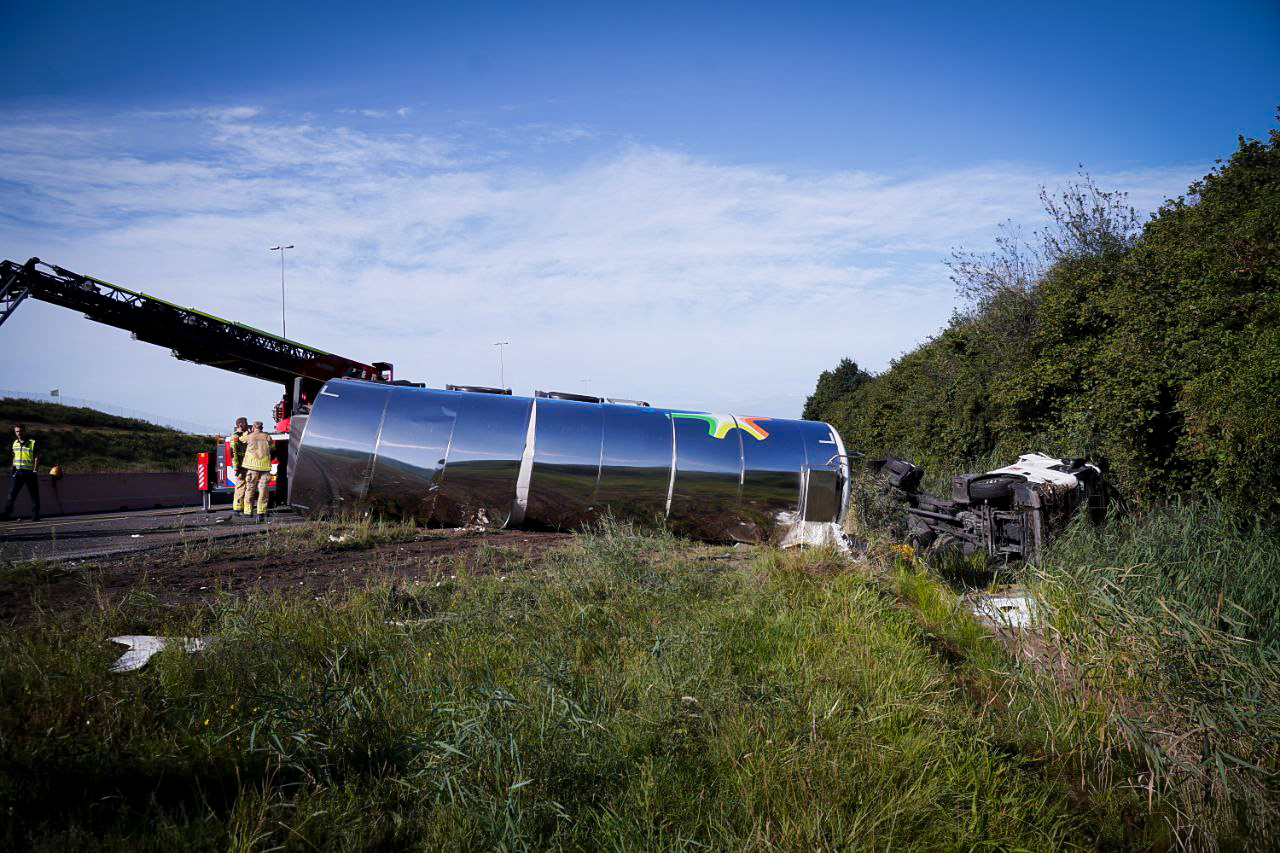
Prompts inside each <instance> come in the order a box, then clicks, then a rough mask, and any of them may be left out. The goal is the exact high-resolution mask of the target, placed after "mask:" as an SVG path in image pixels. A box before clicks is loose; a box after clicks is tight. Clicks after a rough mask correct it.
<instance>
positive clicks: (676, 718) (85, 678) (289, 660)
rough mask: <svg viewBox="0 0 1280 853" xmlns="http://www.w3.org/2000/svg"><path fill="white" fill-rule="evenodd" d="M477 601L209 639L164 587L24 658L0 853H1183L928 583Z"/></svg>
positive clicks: (427, 599) (663, 555) (589, 570)
mask: <svg viewBox="0 0 1280 853" xmlns="http://www.w3.org/2000/svg"><path fill="white" fill-rule="evenodd" d="M323 541H324V542H325V543H327V537H326V538H325V539H324V540H323ZM295 544H297V543H295ZM317 547H319V545H318V544H317ZM882 557H883V558H884V559H886V560H889V562H890V563H892V561H893V559H894V558H889V557H887V556H884V555H882ZM451 574H453V575H454V577H451V578H447V579H441V581H440V582H438V583H428V584H417V585H409V586H398V587H397V586H392V585H389V584H386V583H384V582H379V581H378V580H376V579H372V580H371V582H370V585H369V586H368V587H367V588H366V589H363V590H360V591H358V592H354V593H353V594H351V595H349V596H343V597H339V598H333V597H327V598H325V599H324V600H291V599H288V598H283V597H277V596H256V597H254V596H251V597H247V598H244V599H240V600H232V599H230V598H226V599H223V600H220V601H218V602H217V603H216V604H214V605H212V606H207V607H203V608H200V609H198V610H195V611H192V612H187V613H174V612H171V611H166V610H164V609H162V608H158V607H156V606H155V603H154V602H155V599H154V598H153V597H151V596H149V595H148V593H147V592H146V589H145V587H140V589H139V591H138V592H137V593H136V594H135V595H132V596H130V597H129V598H128V599H126V600H125V601H123V602H121V603H120V604H119V605H118V606H111V607H107V608H105V609H102V610H100V611H99V612H96V613H93V614H90V615H86V616H85V617H84V618H83V619H68V618H61V619H50V620H47V621H46V622H45V624H43V625H42V626H40V627H39V628H38V629H35V630H31V631H22V632H16V631H10V632H7V633H5V634H3V635H2V636H0V696H2V697H3V700H2V701H0V798H2V800H3V802H2V804H0V808H2V811H0V813H2V814H4V815H6V823H5V829H4V834H3V836H0V843H2V844H4V845H6V846H35V847H46V848H49V847H66V846H68V845H71V846H84V845H86V844H92V845H99V844H101V845H105V846H108V847H129V848H131V849H132V848H136V847H142V848H156V849H159V848H174V847H182V848H184V849H194V848H218V849H223V848H226V847H235V848H237V849H244V848H248V847H258V846H261V847H269V846H275V845H283V846H292V847H299V848H311V847H314V848H320V849H332V848H354V847H370V846H390V847H402V846H415V847H417V846H421V847H426V848H454V847H468V848H489V849H496V848H529V847H531V848H592V849H594V848H599V847H617V848H624V849H654V848H659V847H696V846H700V845H709V846H711V847H713V848H719V849H752V848H754V849H760V848H770V847H784V848H806V849H815V848H822V849H847V848H850V847H862V846H874V847H897V848H939V847H942V848H959V847H964V848H972V847H995V848H1005V849H1038V850H1039V849H1055V848H1064V847H1067V848H1069V847H1086V848H1088V847H1095V846H1098V845H1103V846H1124V845H1130V846H1135V847H1142V846H1147V845H1149V844H1159V843H1161V841H1162V840H1163V839H1164V838H1165V830H1164V824H1163V821H1162V819H1161V818H1160V806H1159V804H1158V803H1157V804H1156V806H1155V808H1154V810H1152V811H1148V809H1147V806H1146V801H1145V795H1144V796H1141V797H1140V796H1137V795H1135V794H1133V793H1131V792H1129V791H1127V790H1126V788H1125V787H1124V786H1123V785H1121V784H1119V783H1118V782H1117V781H1115V780H1113V779H1109V778H1103V777H1099V776H1098V775H1097V772H1096V771H1097V770H1098V764H1097V759H1096V753H1097V749H1096V748H1095V749H1091V750H1086V749H1082V748H1081V747H1080V746H1079V744H1080V743H1082V742H1088V741H1089V740H1090V739H1092V738H1094V737H1095V736H1096V735H1095V733H1096V732H1097V731H1098V728H1099V726H1101V725H1103V724H1104V723H1105V718H1104V717H1103V716H1100V715H1099V713H1097V712H1096V711H1094V710H1093V706H1092V705H1091V704H1089V703H1085V706H1084V707H1083V710H1082V708H1081V707H1080V706H1075V705H1071V704H1070V703H1067V702H1063V701H1062V700H1061V697H1060V695H1059V693H1058V687H1057V685H1056V684H1055V683H1053V682H1052V680H1051V679H1046V680H1044V683H1043V685H1042V689H1031V685H1033V684H1036V683H1039V682H1037V681H1036V676H1035V674H1034V672H1032V671H1027V672H1025V673H1024V672H1023V671H1022V669H1021V668H1020V667H1019V666H1018V665H1016V664H1014V663H1013V662H1012V659H1010V658H1007V657H1005V656H1004V655H1003V653H1002V652H1001V651H1000V650H999V649H998V648H997V647H996V646H995V645H994V643H992V642H991V641H990V640H989V639H987V637H986V635H985V634H983V633H982V632H981V631H980V630H979V629H977V627H976V626H975V625H974V624H973V622H972V620H969V619H968V617H966V616H964V614H963V612H962V611H960V610H959V609H958V608H957V606H956V601H955V598H954V596H952V595H951V594H950V593H949V592H948V591H947V590H946V589H945V588H944V587H942V586H941V585H940V584H938V583H937V582H936V581H935V580H933V579H932V578H931V577H929V576H928V575H927V574H925V573H923V572H922V570H921V569H920V567H919V565H918V564H916V563H914V562H910V561H906V560H905V559H902V560H900V562H899V563H898V568H897V571H896V573H895V574H892V575H890V580H888V581H886V580H882V579H877V578H876V577H874V576H873V575H871V574H870V573H868V572H867V571H866V570H865V569H858V568H857V567H855V566H853V565H852V564H850V563H849V562H848V561H846V560H845V559H844V558H843V557H840V556H838V555H836V554H834V553H831V552H827V551H822V550H817V551H811V552H808V553H803V554H792V553H787V554H782V553H778V552H776V551H772V550H769V549H758V550H755V551H752V552H749V553H747V554H744V553H743V552H742V551H740V550H739V551H735V550H733V549H709V548H707V547H706V546H691V545H688V544H685V543H681V542H679V541H678V540H674V539H671V538H668V537H664V536H640V535H635V534H632V533H630V532H627V531H613V532H610V533H607V534H606V535H598V536H584V537H581V538H580V539H578V540H577V541H576V544H575V545H574V546H572V547H570V548H567V549H564V550H561V551H557V552H552V553H551V554H549V555H547V556H544V558H543V559H542V560H541V561H540V562H537V563H532V562H529V561H528V560H527V559H526V558H525V557H523V556H521V555H518V554H514V553H511V552H505V551H498V550H493V549H482V550H481V551H479V552H476V553H475V554H474V556H473V557H472V559H471V560H470V562H468V563H462V562H460V563H459V564H458V565H457V566H456V570H455V571H453V572H451ZM895 590H896V591H897V593H899V594H901V595H902V596H904V597H905V599H906V600H911V601H916V602H917V608H911V607H904V606H903V604H902V601H901V600H900V599H899V598H898V596H897V595H895V594H894V592H895ZM958 626H959V627H958ZM138 632H147V633H156V634H164V635H169V636H204V637H209V638H210V640H211V644H210V646H209V647H208V648H207V650H205V651H203V652H201V653H199V654H196V655H191V656H187V655H185V654H183V653H181V652H179V651H166V652H164V653H162V654H161V655H159V656H158V657H157V658H156V659H155V660H154V661H153V662H152V664H151V665H150V666H149V668H148V669H147V670H144V671H142V672H140V673H135V674H130V675H118V676H117V675H110V674H109V673H108V672H107V668H108V666H109V664H110V662H111V660H112V659H113V657H114V656H115V654H117V653H118V649H116V648H115V647H112V646H110V645H109V644H107V643H105V642H104V638H105V637H107V636H110V635H113V634H116V633H138ZM1024 675H1025V676H1026V679H1028V680H1023V676H1024Z"/></svg>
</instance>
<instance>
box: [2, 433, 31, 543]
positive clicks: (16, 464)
mask: <svg viewBox="0 0 1280 853" xmlns="http://www.w3.org/2000/svg"><path fill="white" fill-rule="evenodd" d="M13 435H14V442H13V482H12V483H11V484H10V486H9V500H8V501H7V502H5V505H4V515H2V516H0V519H6V520H7V519H8V518H9V516H10V515H11V514H12V513H13V502H14V501H16V500H17V499H18V492H20V491H22V488H23V486H26V489H27V493H28V494H30V495H31V506H32V518H31V520H32V521H39V520H40V480H39V478H37V477H36V471H37V470H39V468H40V455H39V454H38V453H37V452H36V440H35V439H34V438H28V437H27V427H26V425H25V424H15V425H14V427H13Z"/></svg>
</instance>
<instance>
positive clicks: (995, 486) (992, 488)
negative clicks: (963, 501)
mask: <svg viewBox="0 0 1280 853" xmlns="http://www.w3.org/2000/svg"><path fill="white" fill-rule="evenodd" d="M1020 482H1022V478H1021V477H1019V476H1018V475H1017V474H992V475H991V476H990V477H981V478H979V479H977V480H971V481H970V482H969V500H971V501H998V500H1003V499H1004V498H1007V497H1009V495H1010V494H1012V492H1013V484H1014V483H1020Z"/></svg>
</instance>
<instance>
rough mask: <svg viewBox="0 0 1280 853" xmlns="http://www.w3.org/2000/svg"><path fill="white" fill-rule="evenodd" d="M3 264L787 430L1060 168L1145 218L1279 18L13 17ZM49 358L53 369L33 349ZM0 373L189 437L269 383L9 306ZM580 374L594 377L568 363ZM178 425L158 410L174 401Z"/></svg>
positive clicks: (1259, 119)
mask: <svg viewBox="0 0 1280 853" xmlns="http://www.w3.org/2000/svg"><path fill="white" fill-rule="evenodd" d="M3 19H4V26H3V27H0V47H2V48H3V49H2V50H0V79H2V80H4V83H3V84H2V85H0V110H3V113H4V115H5V116H6V117H7V119H8V120H7V121H6V122H5V123H4V126H3V127H0V253H2V254H3V255H4V256H5V257H8V258H11V259H14V260H25V259H26V258H27V257H29V256H31V255H39V256H41V257H43V258H45V259H47V260H50V261H52V262H54V263H57V264H59V265H61V266H64V267H67V268H70V269H74V270H77V271H80V272H84V273H87V274H90V275H95V276H97V277H101V278H105V279H108V280H112V281H116V282H119V283H121V284H124V285H126V286H129V287H133V288H136V289H142V290H145V291H147V292H150V293H155V294H156V295H159V296H163V297H165V298H167V299H170V300H173V301H176V302H180V303H183V304H188V305H193V306H196V307H199V308H201V309H203V310H208V311H212V312H214V313H217V314H220V315H222V316H226V317H229V318H233V319H237V320H241V321H244V322H249V323H252V324H254V325H259V326H262V327H264V328H268V329H272V330H276V329H278V323H279V278H278V276H279V268H278V266H277V263H278V255H277V254H274V253H271V252H269V251H267V248H268V247H269V246H272V245H275V244H276V243H278V242H280V241H285V242H292V243H294V244H295V245H296V246H297V248H296V249H295V250H294V251H293V252H292V253H291V254H290V256H289V258H288V269H287V274H286V276H287V286H288V292H289V294H290V296H289V302H288V311H289V315H288V316H289V331H290V336H291V337H295V338H297V339H300V340H303V341H304V342H307V343H309V344H312V345H315V346H318V347H321V348H324V349H329V350H332V351H336V352H340V353H343V354H346V355H350V356H352V357H356V358H362V359H365V360H370V361H371V360H375V359H386V360H391V361H394V362H396V364H397V367H398V372H399V373H400V375H402V376H404V377H406V378H412V379H420V380H423V381H426V382H428V383H429V384H433V385H440V384H443V383H445V382H471V383H496V382H497V378H498V377H497V359H496V358H495V354H494V351H493V347H492V346H491V344H492V342H493V341H496V340H509V341H511V342H512V343H511V346H510V347H509V348H508V349H507V364H508V369H507V379H508V383H509V384H511V385H512V386H513V387H514V388H515V389H516V391H517V393H522V392H523V393H528V392H531V391H532V390H533V389H534V388H535V387H537V388H560V389H565V390H580V389H583V388H589V389H590V390H592V391H593V392H597V393H607V394H614V395H619V396H627V397H644V398H646V399H651V400H652V401H653V402H655V403H656V404H666V405H673V406H688V407H700V408H710V409H717V410H732V411H738V412H742V413H744V414H753V413H754V414H763V415H777V416H794V415H795V414H797V412H798V410H799V406H800V404H801V403H802V401H803V398H804V396H805V395H806V394H807V393H808V392H809V391H810V390H811V389H812V385H813V382H814V379H815V378H816V374H817V373H818V372H819V371H820V370H822V369H824V368H827V367H830V366H832V365H834V364H835V362H836V361H838V360H839V358H841V357H843V356H849V357H852V358H854V359H856V360H857V361H858V362H859V363H860V364H863V365H865V366H867V367H870V368H872V369H876V370H881V369H884V368H885V367H886V366H887V365H888V363H889V361H890V359H892V358H893V357H895V356H897V355H899V354H901V353H902V352H904V351H906V350H908V349H910V348H911V347H912V346H914V345H915V344H917V343H919V342H920V341H921V340H923V339H925V338H926V337H928V336H929V335H930V334H933V333H934V332H936V331H937V330H938V328H939V327H940V326H941V325H942V324H943V323H945V321H946V319H947V317H948V316H949V315H950V313H951V311H952V309H953V308H954V306H955V298H954V292H953V287H952V285H951V282H950V281H949V279H948V272H947V270H946V268H945V267H944V266H943V265H942V263H941V261H942V260H943V259H945V257H946V256H947V255H948V253H949V251H950V250H951V249H952V248H953V247H957V246H963V247H965V248H970V249H983V248H986V247H988V246H990V245H991V242H992V239H993V236H994V234H995V230H996V228H997V226H998V225H999V224H1000V223H1001V222H1003V221H1005V220H1008V219H1012V220H1014V221H1015V222H1019V223H1022V224H1024V225H1025V226H1026V227H1027V228H1032V227H1035V226H1036V225H1037V224H1039V221H1040V212H1039V209H1038V207H1039V206H1038V200H1037V191H1038V189H1039V187H1040V186H1041V185H1045V186H1048V187H1049V188H1050V189H1052V188H1054V187H1055V186H1058V185H1060V184H1061V183H1062V182H1063V181H1065V180H1067V179H1068V178H1069V177H1070V176H1071V174H1072V173H1073V172H1074V171H1075V168H1076V166H1077V164H1083V165H1084V166H1085V167H1086V168H1087V169H1088V170H1089V171H1090V172H1091V173H1092V174H1094V176H1095V177H1096V178H1097V180H1098V183H1099V184H1100V185H1101V186H1103V187H1107V188H1115V189H1120V190H1124V191H1127V192H1129V193H1130V195H1131V200H1132V201H1133V203H1134V204H1135V205H1136V206H1138V207H1139V208H1141V209H1144V210H1152V209H1154V208H1155V207H1156V206H1158V204H1159V203H1160V201H1161V200H1162V199H1163V198H1165V197H1167V196H1170V195H1178V194H1180V193H1181V192H1183V191H1184V190H1185V187H1186V185H1187V184H1188V183H1189V182H1190V181H1191V180H1193V179H1195V178H1196V177H1198V176H1200V175H1202V174H1204V173H1205V172H1206V171H1207V170H1208V169H1210V168H1211V167H1212V166H1213V163H1214V160H1215V159H1217V158H1220V157H1226V156H1228V155H1229V154H1230V153H1231V151H1232V150H1233V148H1234V145H1235V138H1236V136H1237V135H1238V134H1245V135H1247V136H1255V137H1257V136H1265V134H1266V133H1267V131H1268V130H1269V129H1270V128H1271V127H1272V126H1274V123H1275V119H1274V114H1275V110H1276V107H1277V105H1280V9H1278V7H1277V4H1276V3H1274V2H1270V3H1262V2H1254V3H1249V2H1237V3H1231V2H1228V3H1216V4H1212V5H1210V4H1192V3H1184V4H1177V3H1162V4H1155V3H1141V4H1125V3H1118V4H1100V3H1097V4H1095V3H1077V4H1072V5H1071V6H1070V7H1066V6H1063V7H1058V8H1051V7H1050V6H1048V5H1047V4H1026V3H1022V4H986V5H982V6H972V5H969V6H965V5H957V4H901V5H897V6H893V5H891V4H881V3H877V4H859V3H839V4H837V3H787V4H766V3H755V4H751V3H737V4H724V3H714V4H713V3H680V4H664V3H644V4H604V3H598V2H597V3H554V4H553V3H540V4H531V3H529V4H517V3H483V2H472V3H412V4H411V3H403V4H395V3H382V4H362V5H358V4H354V3H330V4H315V3H308V4H303V3H266V4H253V5H249V4H234V3H231V4H227V3H223V4H178V5H175V4H169V3H166V4H159V3H154V4H151V3H132V4H127V5H126V6H122V5H112V4H102V3H94V4H87V3H42V4H30V5H29V6H28V7H23V8H15V7H14V4H10V5H9V8H6V10H5V12H4V13H3ZM51 336H52V337H54V338H55V339H57V340H58V341H59V345H58V346H57V348H56V351H54V352H49V347H48V341H49V339H50V337H51ZM0 359H3V363H4V364H5V365H6V366H7V367H8V368H9V369H8V370H7V371H6V373H7V376H6V378H5V380H4V381H3V382H0V385H3V386H4V387H6V388H14V389H19V390H43V389H46V388H53V387H59V388H61V389H62V390H63V393H64V394H70V395H73V396H78V397H86V398H90V399H100V400H105V401H112V402H116V403H117V404H118V405H123V406H128V407H131V408H136V409H140V410H144V411H156V412H162V413H172V414H173V416H175V417H181V418H184V419H185V420H194V421H197V422H205V423H209V424H211V425H214V426H216V425H219V424H221V423H222V422H223V421H226V420H228V415H231V416H234V415H235V414H239V413H240V412H241V411H242V410H243V411H245V412H249V413H251V412H253V411H263V410H265V409H266V408H267V407H268V406H269V405H270V402H271V401H272V400H273V399H275V397H276V391H275V389H274V388H272V387H271V386H268V385H265V384H263V383H256V382H254V381H252V380H247V379H243V378H239V377H234V376H230V375H222V374H221V373H220V372H219V371H215V370H212V369H209V368H200V367H196V366H192V365H185V364H182V363H179V362H177V361H176V360H174V359H172V358H170V357H169V356H168V354H167V353H165V352H164V351H163V350H159V349H158V348H155V347H150V346H148V345H145V344H139V343H135V342H132V341H130V340H129V338H128V335H127V334H124V333H122V332H119V331H117V330H111V329H107V328H105V327H98V326H96V325H95V324H91V323H88V322H86V321H84V320H82V319H80V318H79V317H77V316H76V315H74V314H73V313H71V312H68V311H65V310H63V309H56V308H53V307H51V306H44V305H39V304H35V303H28V304H25V305H23V306H22V307H21V308H20V309H19V311H18V312H17V313H16V314H15V315H14V316H13V318H11V319H10V320H9V321H8V322H7V323H6V324H5V326H4V327H3V328H2V329H0ZM584 380H589V381H584ZM174 409H179V410H181V411H176V412H175V411H173V410H174Z"/></svg>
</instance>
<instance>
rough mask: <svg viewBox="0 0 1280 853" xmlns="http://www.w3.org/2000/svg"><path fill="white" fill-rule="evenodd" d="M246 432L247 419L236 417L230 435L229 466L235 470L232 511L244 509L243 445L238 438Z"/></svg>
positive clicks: (247, 430)
mask: <svg viewBox="0 0 1280 853" xmlns="http://www.w3.org/2000/svg"><path fill="white" fill-rule="evenodd" d="M248 432H249V419H248V418H236V429H235V432H233V433H232V434H231V436H230V438H231V466H232V468H234V469H235V472H236V490H235V496H234V497H233V498H232V499H231V511H232V512H240V511H241V510H243V509H244V445H243V444H241V443H240V441H239V438H240V436H242V435H246V434H247V433H248Z"/></svg>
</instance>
